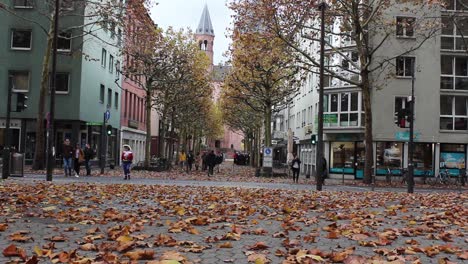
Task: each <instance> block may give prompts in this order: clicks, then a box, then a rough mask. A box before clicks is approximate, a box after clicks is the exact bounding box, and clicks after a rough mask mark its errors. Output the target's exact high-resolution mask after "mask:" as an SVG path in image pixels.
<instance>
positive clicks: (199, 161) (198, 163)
mask: <svg viewBox="0 0 468 264" xmlns="http://www.w3.org/2000/svg"><path fill="white" fill-rule="evenodd" d="M201 166H202V158H201V155H200V152H197V155H196V156H195V170H197V171H198V168H201Z"/></svg>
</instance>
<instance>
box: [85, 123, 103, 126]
mask: <svg viewBox="0 0 468 264" xmlns="http://www.w3.org/2000/svg"><path fill="white" fill-rule="evenodd" d="M86 125H87V126H102V122H86Z"/></svg>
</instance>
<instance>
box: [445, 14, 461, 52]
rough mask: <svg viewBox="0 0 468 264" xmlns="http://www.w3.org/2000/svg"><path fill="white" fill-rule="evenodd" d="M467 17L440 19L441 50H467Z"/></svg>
mask: <svg viewBox="0 0 468 264" xmlns="http://www.w3.org/2000/svg"><path fill="white" fill-rule="evenodd" d="M467 36H468V17H466V16H460V17H455V18H454V17H448V16H444V17H442V35H441V38H440V40H441V47H440V48H441V49H442V50H463V51H466V50H467V49H468V39H467Z"/></svg>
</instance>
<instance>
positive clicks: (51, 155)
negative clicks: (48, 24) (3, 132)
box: [38, 0, 60, 181]
mask: <svg viewBox="0 0 468 264" xmlns="http://www.w3.org/2000/svg"><path fill="white" fill-rule="evenodd" d="M59 9H60V0H55V14H54V36H53V42H52V47H53V50H52V51H53V52H52V82H51V83H52V85H51V87H50V102H49V103H50V105H49V122H48V127H47V161H46V165H47V174H46V179H47V181H52V174H53V170H54V163H55V149H54V132H55V129H54V128H55V127H54V123H55V88H56V85H57V76H56V75H57V37H58V20H59V11H60V10H59ZM38 122H40V120H38Z"/></svg>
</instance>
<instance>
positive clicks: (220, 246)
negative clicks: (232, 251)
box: [218, 241, 232, 248]
mask: <svg viewBox="0 0 468 264" xmlns="http://www.w3.org/2000/svg"><path fill="white" fill-rule="evenodd" d="M218 247H219V248H232V244H231V242H229V241H226V242H224V243H222V244H220V245H219V246H218Z"/></svg>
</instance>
